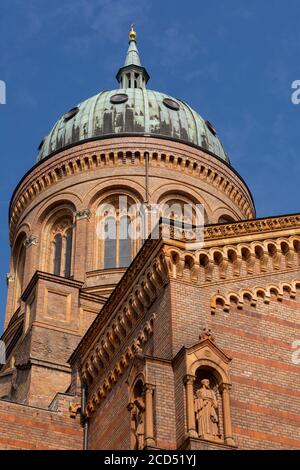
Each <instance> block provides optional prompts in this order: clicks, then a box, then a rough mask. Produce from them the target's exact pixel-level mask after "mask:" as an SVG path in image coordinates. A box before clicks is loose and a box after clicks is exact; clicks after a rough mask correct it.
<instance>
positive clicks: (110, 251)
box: [104, 217, 117, 269]
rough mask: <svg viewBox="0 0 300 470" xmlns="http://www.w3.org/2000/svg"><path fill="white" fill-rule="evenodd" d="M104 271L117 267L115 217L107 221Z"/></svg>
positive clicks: (108, 218)
mask: <svg viewBox="0 0 300 470" xmlns="http://www.w3.org/2000/svg"><path fill="white" fill-rule="evenodd" d="M104 230H105V240H104V269H109V268H116V267H117V224H116V219H115V217H107V218H106V220H105V228H104Z"/></svg>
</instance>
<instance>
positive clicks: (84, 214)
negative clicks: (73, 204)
mask: <svg viewBox="0 0 300 470" xmlns="http://www.w3.org/2000/svg"><path fill="white" fill-rule="evenodd" d="M90 217H91V211H90V209H81V210H79V211H76V212H75V220H76V221H78V220H83V219H89V218H90Z"/></svg>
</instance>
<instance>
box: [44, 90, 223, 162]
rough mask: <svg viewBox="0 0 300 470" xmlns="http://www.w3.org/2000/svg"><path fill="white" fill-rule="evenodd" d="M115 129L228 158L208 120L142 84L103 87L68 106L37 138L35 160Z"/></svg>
mask: <svg viewBox="0 0 300 470" xmlns="http://www.w3.org/2000/svg"><path fill="white" fill-rule="evenodd" d="M115 135H116V136H121V135H147V136H149V135H150V136H153V137H160V138H167V139H171V140H179V141H182V142H184V143H188V144H192V145H196V146H198V147H202V148H203V149H204V150H205V151H208V152H211V153H213V154H215V155H216V156H217V157H220V158H221V159H223V160H225V161H228V157H227V155H226V153H225V152H224V149H223V147H222V144H221V142H220V140H219V139H218V137H217V135H216V131H215V129H214V128H213V126H212V125H211V124H210V123H209V122H208V121H205V120H204V119H203V118H202V117H201V116H199V114H198V113H196V112H195V111H194V110H193V109H192V108H190V107H189V106H188V105H187V104H186V103H184V102H183V101H181V100H179V99H176V98H173V97H171V96H169V95H166V94H165V93H160V92H158V91H152V90H148V89H141V88H124V89H123V88H122V89H117V90H110V91H103V92H101V93H98V94H97V95H95V96H93V97H92V98H89V99H87V100H85V101H83V102H82V103H80V104H78V105H77V106H76V107H75V108H72V109H71V110H70V111H69V112H67V113H66V114H64V115H63V116H62V117H61V118H60V119H59V120H58V121H57V123H56V124H55V125H54V127H53V129H52V131H51V132H50V134H49V136H47V137H46V138H45V139H44V141H43V142H42V144H41V146H40V152H39V156H38V160H42V159H43V158H46V157H47V156H49V155H51V154H52V153H54V152H57V151H58V150H61V149H63V148H65V147H68V146H71V145H75V144H78V143H81V142H83V141H86V140H88V139H101V138H104V137H113V136H115Z"/></svg>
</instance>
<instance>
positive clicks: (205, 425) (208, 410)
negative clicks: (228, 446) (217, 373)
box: [194, 379, 220, 438]
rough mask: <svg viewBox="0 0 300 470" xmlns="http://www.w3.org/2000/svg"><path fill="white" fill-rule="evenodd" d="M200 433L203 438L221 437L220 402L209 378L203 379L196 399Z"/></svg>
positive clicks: (195, 404)
mask: <svg viewBox="0 0 300 470" xmlns="http://www.w3.org/2000/svg"><path fill="white" fill-rule="evenodd" d="M194 406H195V413H196V420H197V423H198V435H199V437H203V438H219V437H220V431H219V418H218V402H217V397H216V394H215V392H214V391H213V390H212V389H211V388H210V383H209V380H208V379H203V380H201V388H199V389H198V390H197V391H196V393H195V399H194Z"/></svg>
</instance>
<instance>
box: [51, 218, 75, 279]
mask: <svg viewBox="0 0 300 470" xmlns="http://www.w3.org/2000/svg"><path fill="white" fill-rule="evenodd" d="M72 244H73V228H72V221H71V219H61V220H60V221H59V222H56V223H55V224H54V225H53V227H52V250H51V260H50V271H51V272H52V273H53V274H55V275H56V276H64V277H70V276H71V269H72Z"/></svg>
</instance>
